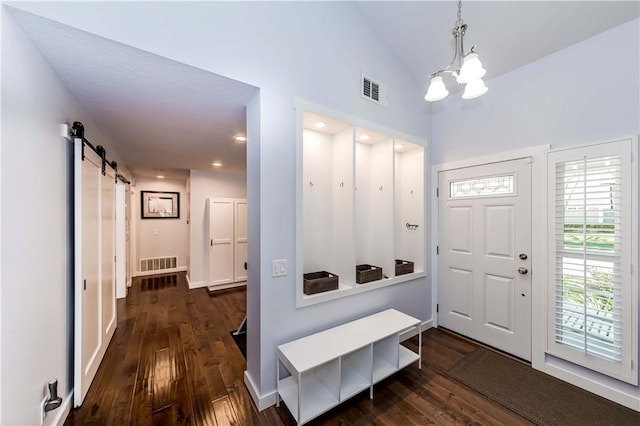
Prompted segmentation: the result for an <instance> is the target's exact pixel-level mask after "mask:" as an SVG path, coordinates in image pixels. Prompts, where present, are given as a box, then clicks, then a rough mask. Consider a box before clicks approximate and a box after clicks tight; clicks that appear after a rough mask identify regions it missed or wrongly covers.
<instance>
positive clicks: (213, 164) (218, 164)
mask: <svg viewBox="0 0 640 426" xmlns="http://www.w3.org/2000/svg"><path fill="white" fill-rule="evenodd" d="M211 165H212V166H213V167H222V161H214V162H213V163H211Z"/></svg>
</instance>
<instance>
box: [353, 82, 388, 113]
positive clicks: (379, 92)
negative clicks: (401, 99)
mask: <svg viewBox="0 0 640 426" xmlns="http://www.w3.org/2000/svg"><path fill="white" fill-rule="evenodd" d="M361 83H362V84H361V89H362V90H361V91H360V95H361V96H362V97H363V98H365V99H368V100H370V101H371V102H375V103H377V104H379V105H383V106H387V105H389V96H388V95H387V86H386V85H385V84H382V83H380V82H378V81H375V80H374V79H372V78H371V77H368V76H366V75H364V74H362V79H361Z"/></svg>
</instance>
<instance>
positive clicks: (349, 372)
mask: <svg viewBox="0 0 640 426" xmlns="http://www.w3.org/2000/svg"><path fill="white" fill-rule="evenodd" d="M411 329H416V330H417V332H418V336H419V340H420V342H419V345H418V353H415V352H413V351H412V350H410V349H408V348H406V347H404V346H402V345H400V334H402V333H403V332H405V331H408V330H411ZM421 355H422V329H421V323H420V320H419V319H417V318H413V317H411V316H409V315H406V314H404V313H402V312H399V311H397V310H395V309H388V310H386V311H383V312H379V313H377V314H373V315H370V316H368V317H364V318H361V319H358V320H355V321H351V322H349V323H346V324H343V325H340V326H337V327H334V328H330V329H328V330H325V331H321V332H319V333H316V334H313V335H311V336H307V337H303V338H301V339H298V340H294V341H292V342H289V343H285V344H283V345H280V346H278V349H277V358H278V360H277V374H278V388H277V396H276V397H277V404H278V405H279V404H280V400H282V401H284V403H285V405H286V406H287V408H288V409H289V411H290V412H291V414H292V415H293V417H294V418H295V420H296V421H297V422H298V424H299V425H301V424H304V423H306V422H308V421H310V420H312V419H313V418H315V417H317V416H319V415H320V414H322V413H324V412H326V411H328V410H330V409H331V408H333V407H335V406H336V405H338V404H340V403H341V402H343V401H345V400H347V399H349V398H351V397H352V396H354V395H356V394H358V393H360V392H362V391H363V390H366V389H369V395H370V397H371V398H373V385H374V384H375V383H377V382H379V381H380V380H382V379H384V378H386V377H388V376H390V375H391V374H393V373H395V372H397V371H398V370H400V369H402V368H404V367H407V366H408V365H410V364H412V363H414V362H416V361H418V367H419V368H422V362H421Z"/></svg>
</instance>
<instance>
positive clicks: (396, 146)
mask: <svg viewBox="0 0 640 426" xmlns="http://www.w3.org/2000/svg"><path fill="white" fill-rule="evenodd" d="M393 147H394V148H395V149H400V148H402V144H401V143H397V144H395V145H394V146H393Z"/></svg>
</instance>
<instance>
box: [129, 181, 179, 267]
mask: <svg viewBox="0 0 640 426" xmlns="http://www.w3.org/2000/svg"><path fill="white" fill-rule="evenodd" d="M133 189H134V191H135V195H134V197H133V201H134V204H133V208H134V215H133V220H134V221H136V224H135V232H136V238H135V241H136V259H135V262H134V265H133V268H134V271H136V272H140V271H139V270H140V259H143V258H148V257H165V256H178V267H188V266H189V224H188V223H187V214H188V211H189V194H188V193H187V185H186V182H185V181H180V180H170V179H148V178H138V179H136V184H135V186H134V187H133ZM142 191H165V192H178V193H180V218H178V219H142V218H141V214H140V209H141V208H142V207H141V206H142V205H141V199H140V197H141V195H140V194H141V193H142ZM156 234H157V235H156ZM134 275H135V272H134Z"/></svg>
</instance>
